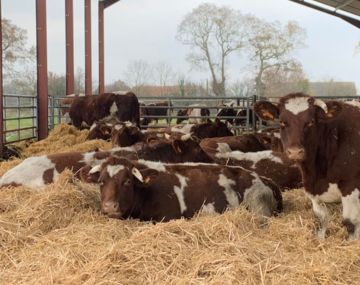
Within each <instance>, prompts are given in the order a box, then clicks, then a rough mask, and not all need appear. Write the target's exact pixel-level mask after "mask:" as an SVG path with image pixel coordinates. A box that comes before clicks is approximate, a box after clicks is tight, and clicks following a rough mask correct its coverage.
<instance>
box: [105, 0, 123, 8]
mask: <svg viewBox="0 0 360 285" xmlns="http://www.w3.org/2000/svg"><path fill="white" fill-rule="evenodd" d="M118 1H119V0H103V1H101V2H103V3H104V9H106V8H107V7H110V6H111V5H112V4H115V3H116V2H118Z"/></svg>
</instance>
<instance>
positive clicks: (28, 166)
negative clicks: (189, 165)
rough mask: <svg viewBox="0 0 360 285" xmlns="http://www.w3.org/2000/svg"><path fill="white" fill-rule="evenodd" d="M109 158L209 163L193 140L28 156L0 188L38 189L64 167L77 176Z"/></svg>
mask: <svg viewBox="0 0 360 285" xmlns="http://www.w3.org/2000/svg"><path fill="white" fill-rule="evenodd" d="M110 155H114V156H124V157H127V158H129V159H138V158H141V159H146V160H152V161H163V162H174V163H177V162H187V161H189V162H212V161H213V160H212V159H211V158H210V157H209V156H208V155H207V154H206V153H205V152H204V151H203V150H202V149H201V148H200V146H199V144H198V143H197V142H195V141H192V140H188V141H181V140H171V141H168V140H161V141H156V140H155V141H150V142H149V143H146V144H141V145H140V146H137V145H134V146H132V147H117V148H113V149H111V150H109V151H91V152H84V153H81V152H66V153H59V154H51V155H42V156H34V157H29V158H27V159H25V160H24V161H22V162H21V163H20V164H18V165H17V166H15V167H14V168H12V169H10V170H8V171H7V172H6V173H5V174H4V175H3V176H2V177H1V178H0V187H6V186H20V185H23V186H26V187H29V188H32V189H34V190H38V189H41V187H43V186H45V185H46V184H49V183H52V182H55V181H56V180H57V178H58V176H59V175H60V173H61V172H62V171H64V170H65V169H66V168H67V169H70V170H71V171H72V172H73V173H74V174H75V175H76V176H77V174H78V171H79V169H80V168H81V167H83V166H90V167H92V166H95V165H99V164H101V162H103V161H104V159H106V158H107V157H109V156H110Z"/></svg>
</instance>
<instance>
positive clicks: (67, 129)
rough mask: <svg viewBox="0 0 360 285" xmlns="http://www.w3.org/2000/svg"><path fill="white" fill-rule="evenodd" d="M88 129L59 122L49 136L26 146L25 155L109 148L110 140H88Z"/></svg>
mask: <svg viewBox="0 0 360 285" xmlns="http://www.w3.org/2000/svg"><path fill="white" fill-rule="evenodd" d="M88 133H89V131H88V130H78V129H77V128H75V127H74V126H70V125H67V124H59V125H57V126H55V128H54V129H53V130H52V131H51V132H50V134H49V136H48V137H47V138H46V139H44V140H41V141H38V142H35V143H33V144H31V145H30V146H29V147H27V148H25V149H24V151H23V153H22V155H23V156H24V157H29V156H34V155H42V154H51V153H59V152H69V151H91V150H94V149H96V148H101V149H109V148H111V143H110V142H105V141H103V140H90V141H87V140H86V137H87V135H88Z"/></svg>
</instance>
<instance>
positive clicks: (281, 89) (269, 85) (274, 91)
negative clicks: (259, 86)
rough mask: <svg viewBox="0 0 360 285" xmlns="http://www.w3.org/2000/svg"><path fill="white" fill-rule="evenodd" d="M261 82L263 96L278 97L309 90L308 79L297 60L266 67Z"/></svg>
mask: <svg viewBox="0 0 360 285" xmlns="http://www.w3.org/2000/svg"><path fill="white" fill-rule="evenodd" d="M263 84H264V86H265V89H264V95H265V97H280V96H283V95H286V94H288V93H293V92H308V91H309V80H308V79H307V77H306V75H305V73H304V71H303V68H302V65H301V64H300V63H298V62H293V63H291V64H288V65H287V66H281V67H280V68H278V67H277V66H275V67H273V68H268V69H266V70H265V71H264V73H263Z"/></svg>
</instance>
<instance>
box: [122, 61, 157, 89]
mask: <svg viewBox="0 0 360 285" xmlns="http://www.w3.org/2000/svg"><path fill="white" fill-rule="evenodd" d="M151 75H152V68H151V66H150V65H149V63H147V62H146V61H144V60H135V61H132V62H130V63H129V64H128V66H127V69H126V71H125V78H126V82H127V83H128V84H130V87H131V88H132V89H133V91H134V92H135V93H136V94H138V95H141V94H140V93H141V90H142V87H143V86H144V85H146V84H148V83H149V80H150V78H151Z"/></svg>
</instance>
